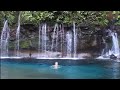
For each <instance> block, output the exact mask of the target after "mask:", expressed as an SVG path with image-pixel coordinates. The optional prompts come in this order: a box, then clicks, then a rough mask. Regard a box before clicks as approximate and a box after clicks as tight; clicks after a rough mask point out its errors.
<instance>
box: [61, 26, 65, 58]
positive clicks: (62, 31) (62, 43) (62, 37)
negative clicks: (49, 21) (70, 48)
mask: <svg viewBox="0 0 120 90" xmlns="http://www.w3.org/2000/svg"><path fill="white" fill-rule="evenodd" d="M60 30H61V57H63V53H64V51H63V45H64V27H63V25H61V26H60Z"/></svg>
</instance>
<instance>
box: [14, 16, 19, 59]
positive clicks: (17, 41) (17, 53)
mask: <svg viewBox="0 0 120 90" xmlns="http://www.w3.org/2000/svg"><path fill="white" fill-rule="evenodd" d="M19 38H20V14H19V16H18V27H17V31H16V45H15V51H16V52H15V53H16V56H17V57H19V50H20V45H19V42H20V39H19Z"/></svg>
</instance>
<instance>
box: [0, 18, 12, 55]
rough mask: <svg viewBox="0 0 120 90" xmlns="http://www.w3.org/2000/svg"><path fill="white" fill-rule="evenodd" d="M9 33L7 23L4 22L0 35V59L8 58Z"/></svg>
mask: <svg viewBox="0 0 120 90" xmlns="http://www.w3.org/2000/svg"><path fill="white" fill-rule="evenodd" d="M9 32H10V28H9V27H8V21H7V20H6V21H5V23H4V27H3V29H2V33H1V57H8V42H9V37H10V36H9Z"/></svg>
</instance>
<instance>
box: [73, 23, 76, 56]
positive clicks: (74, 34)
mask: <svg viewBox="0 0 120 90" xmlns="http://www.w3.org/2000/svg"><path fill="white" fill-rule="evenodd" d="M73 37H74V55H73V57H74V58H75V57H76V49H77V33H76V28H75V22H73Z"/></svg>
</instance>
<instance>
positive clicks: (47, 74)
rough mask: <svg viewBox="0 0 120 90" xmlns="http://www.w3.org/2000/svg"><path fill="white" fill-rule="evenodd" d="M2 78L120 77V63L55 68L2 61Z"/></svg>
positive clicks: (45, 65)
mask: <svg viewBox="0 0 120 90" xmlns="http://www.w3.org/2000/svg"><path fill="white" fill-rule="evenodd" d="M1 78H2V79H4V78H8V79H11V78H12V79H24V78H25V79H120V63H114V62H112V63H107V62H105V63H103V62H102V63H100V62H99V63H97V64H96V63H92V64H83V65H71V66H67V65H65V66H64V65H60V68H58V69H53V68H51V65H47V64H37V63H36V64H32V63H21V64H20V63H11V62H2V63H1Z"/></svg>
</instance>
